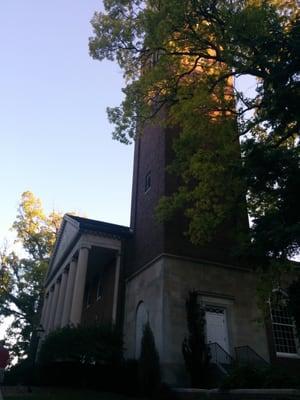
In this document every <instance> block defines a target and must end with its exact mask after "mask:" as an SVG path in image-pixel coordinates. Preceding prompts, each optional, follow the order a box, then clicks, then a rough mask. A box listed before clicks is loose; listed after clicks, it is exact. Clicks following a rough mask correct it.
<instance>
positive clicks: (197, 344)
mask: <svg viewBox="0 0 300 400" xmlns="http://www.w3.org/2000/svg"><path fill="white" fill-rule="evenodd" d="M198 298H199V296H198V292H197V291H195V290H193V291H190V292H189V296H188V298H187V300H186V315H187V326H188V331H189V334H188V337H187V338H185V339H184V341H183V343H182V353H183V358H184V361H185V365H186V369H187V371H188V373H189V375H190V378H191V385H192V387H198V388H199V387H200V388H205V387H207V386H209V384H210V381H211V369H210V353H209V349H208V347H207V345H206V332H205V326H206V320H205V309H204V307H203V306H202V304H199V302H198Z"/></svg>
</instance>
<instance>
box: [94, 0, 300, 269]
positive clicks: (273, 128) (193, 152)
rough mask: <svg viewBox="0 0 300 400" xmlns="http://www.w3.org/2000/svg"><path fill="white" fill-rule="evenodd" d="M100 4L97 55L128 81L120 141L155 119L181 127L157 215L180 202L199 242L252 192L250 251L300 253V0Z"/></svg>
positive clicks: (119, 114)
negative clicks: (246, 83) (241, 86)
mask: <svg viewBox="0 0 300 400" xmlns="http://www.w3.org/2000/svg"><path fill="white" fill-rule="evenodd" d="M104 7H105V12H103V13H101V12H100V13H95V15H94V17H93V19H92V26H93V28H94V36H93V37H92V38H90V53H91V55H92V57H94V58H95V59H98V60H103V59H108V60H116V61H117V62H118V64H119V65H120V67H121V68H122V70H123V73H124V77H125V80H126V86H125V88H124V89H123V92H124V95H125V97H124V100H123V102H122V104H121V105H120V106H119V107H116V108H108V116H109V120H110V121H111V122H112V123H113V124H114V125H115V130H114V132H113V136H114V138H115V139H118V140H120V141H121V142H124V143H130V142H131V141H132V140H133V139H134V138H135V137H136V136H137V135H139V134H141V132H142V131H143V126H144V125H145V124H148V123H153V121H154V123H164V124H166V125H169V126H172V125H173V126H176V127H178V128H179V130H180V132H181V134H180V135H179V136H178V137H177V138H176V139H175V140H174V153H175V155H174V162H173V164H172V165H171V166H170V171H171V172H172V173H174V174H176V175H177V176H178V180H179V182H180V184H179V186H178V190H177V191H176V192H175V193H174V194H172V195H171V196H169V197H168V198H165V199H162V201H161V203H160V207H159V213H160V215H162V216H163V218H167V217H172V216H173V215H174V212H176V211H177V210H178V209H181V210H183V212H184V213H185V215H186V217H187V218H188V220H189V230H188V234H189V236H190V238H191V240H192V241H193V242H194V243H196V244H201V243H204V242H206V241H209V240H211V239H212V237H213V235H214V233H215V232H216V230H217V229H218V227H220V226H221V225H222V224H224V222H226V219H227V218H228V216H229V215H231V214H232V213H234V212H235V210H236V209H237V208H241V207H243V203H244V202H245V195H246V196H247V200H248V213H249V214H250V217H251V219H252V227H251V232H250V237H248V238H246V240H245V238H243V240H242V242H243V243H244V247H243V252H244V253H245V252H250V253H251V254H252V255H254V256H255V263H257V262H260V263H261V264H266V263H268V260H270V259H272V260H274V259H277V260H280V261H283V260H286V259H287V258H289V257H292V256H294V255H296V254H297V253H298V252H299V244H300V217H299V212H298V207H297V204H299V203H300V195H299V190H297V188H298V187H299V184H300V174H299V131H300V109H299V104H300V13H299V7H298V4H297V0H186V1H181V0H168V1H161V0H146V1H142V0H106V1H104ZM242 77H250V78H251V79H252V80H253V84H254V90H253V94H251V96H250V95H248V96H247V94H246V93H245V92H244V91H243V90H238V88H237V85H235V81H236V80H238V79H241V78H242ZM166 110H167V112H165V111H166ZM162 115H163V117H162ZM166 116H167V117H166ZM238 140H239V141H240V143H241V155H242V161H241V159H240V158H239V157H238V156H237V142H238ZM208 149H209V151H207V150H208ZM225 183H226V184H225ZM245 243H246V246H245Z"/></svg>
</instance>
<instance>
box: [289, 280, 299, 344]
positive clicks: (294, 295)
mask: <svg viewBox="0 0 300 400" xmlns="http://www.w3.org/2000/svg"><path fill="white" fill-rule="evenodd" d="M288 308H289V311H290V313H291V315H292V316H293V318H294V320H295V324H296V331H297V335H298V340H299V341H300V278H298V279H297V280H296V281H294V282H293V283H292V284H291V285H290V286H289V288H288Z"/></svg>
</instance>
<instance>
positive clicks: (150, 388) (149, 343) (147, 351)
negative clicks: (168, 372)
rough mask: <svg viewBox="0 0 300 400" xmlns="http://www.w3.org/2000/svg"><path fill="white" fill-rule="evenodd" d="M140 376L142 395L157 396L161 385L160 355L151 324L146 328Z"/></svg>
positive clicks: (139, 368) (142, 346) (143, 338)
mask: <svg viewBox="0 0 300 400" xmlns="http://www.w3.org/2000/svg"><path fill="white" fill-rule="evenodd" d="M138 374H139V384H140V390H141V394H143V395H146V396H154V395H157V393H158V392H159V389H160V383H161V378H160V365H159V355H158V352H157V350H156V347H155V341H154V336H153V333H152V330H151V327H150V324H149V322H147V323H146V325H145V326H144V332H143V337H142V344H141V356H140V359H139V363H138Z"/></svg>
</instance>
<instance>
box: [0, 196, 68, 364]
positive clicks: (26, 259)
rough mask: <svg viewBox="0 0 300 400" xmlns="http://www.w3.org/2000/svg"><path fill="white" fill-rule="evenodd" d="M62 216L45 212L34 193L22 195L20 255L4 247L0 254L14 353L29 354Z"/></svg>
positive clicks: (3, 306) (3, 309)
mask: <svg viewBox="0 0 300 400" xmlns="http://www.w3.org/2000/svg"><path fill="white" fill-rule="evenodd" d="M60 222H61V215H60V214H59V213H57V212H55V211H53V212H51V213H50V214H49V215H46V214H45V212H44V210H43V208H42V204H41V201H40V200H39V199H38V198H36V197H35V196H34V195H33V194H32V193H31V192H29V191H27V192H24V193H23V194H22V197H21V201H20V205H19V209H18V212H17V216H16V219H15V222H14V223H13V225H12V230H13V231H15V233H16V237H17V242H19V243H20V245H21V254H22V255H20V254H18V253H20V252H18V253H17V252H16V251H14V250H12V251H11V250H10V249H7V248H4V249H3V250H2V251H1V254H0V262H1V270H0V315H1V317H2V318H3V317H9V316H12V317H13V319H12V323H11V325H10V327H9V329H8V332H7V336H8V339H9V341H10V342H11V345H12V351H13V353H14V355H15V356H17V357H19V358H23V357H25V356H28V355H29V352H30V346H31V345H32V339H33V335H35V334H36V332H35V331H36V329H37V327H38V325H39V322H40V312H41V307H42V298H43V284H44V279H45V273H46V270H47V265H48V261H49V257H50V253H51V251H52V248H53V245H54V242H55V239H56V234H57V232H58V229H59V226H60Z"/></svg>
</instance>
